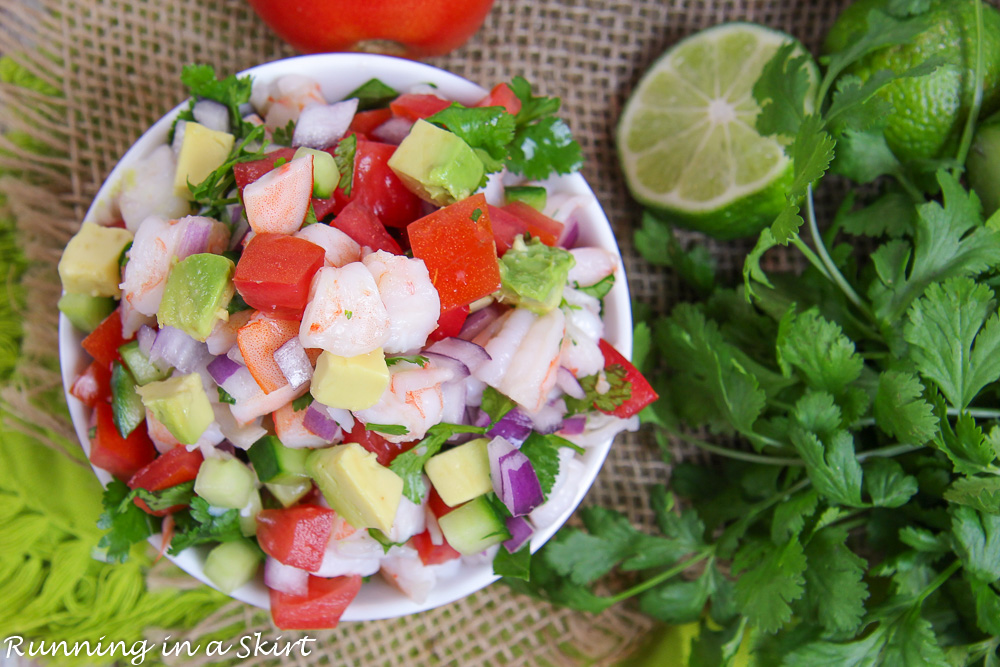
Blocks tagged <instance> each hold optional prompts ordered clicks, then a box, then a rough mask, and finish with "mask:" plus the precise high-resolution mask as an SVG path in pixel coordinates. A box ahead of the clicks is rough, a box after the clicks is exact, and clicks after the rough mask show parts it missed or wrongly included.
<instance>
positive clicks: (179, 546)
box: [170, 496, 243, 555]
mask: <svg viewBox="0 0 1000 667" xmlns="http://www.w3.org/2000/svg"><path fill="white" fill-rule="evenodd" d="M209 510H210V506H209V504H208V503H207V502H206V501H205V499H204V498H199V497H197V496H195V497H194V499H192V501H191V507H190V509H188V510H186V511H184V512H178V513H176V514H175V515H174V520H175V522H176V525H177V528H176V532H175V533H174V537H173V539H172V540H171V541H170V554H172V555H177V554H179V553H180V552H182V551H184V550H185V549H187V548H188V547H192V546H195V545H198V544H205V543H206V542H232V541H234V540H240V539H243V533H242V532H241V531H240V512H239V510H226V511H225V512H223V513H222V514H219V515H215V514H212V513H211V512H210V511H209Z"/></svg>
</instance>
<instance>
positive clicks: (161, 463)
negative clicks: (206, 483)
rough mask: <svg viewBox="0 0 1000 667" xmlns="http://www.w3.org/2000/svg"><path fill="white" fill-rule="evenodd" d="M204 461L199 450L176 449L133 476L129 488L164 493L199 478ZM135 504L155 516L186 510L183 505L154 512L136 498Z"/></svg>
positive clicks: (181, 447) (162, 455)
mask: <svg viewBox="0 0 1000 667" xmlns="http://www.w3.org/2000/svg"><path fill="white" fill-rule="evenodd" d="M204 460H205V457H204V456H202V454H201V451H199V450H197V449H196V450H194V451H193V452H190V451H188V448H187V447H184V446H180V447H174V448H173V449H171V450H170V451H168V452H166V453H165V454H161V455H160V456H158V457H156V458H155V459H154V460H153V461H151V462H150V463H149V464H148V465H146V466H145V467H144V468H142V469H141V470H139V471H138V472H136V473H135V474H134V475H132V477H131V479H129V481H128V486H129V488H130V489H146V490H147V491H162V490H163V489H169V488H170V487H172V486H177V485H178V484H184V483H185V482H191V481H193V480H194V478H195V477H197V476H198V469H199V468H201V463H202V461H204ZM135 504H136V505H138V506H139V507H140V508H142V510H143V511H144V512H147V513H149V514H152V515H153V516H166V515H167V514H169V513H171V512H176V511H178V510H181V509H183V508H184V506H183V505H174V506H173V507H169V508H167V509H165V510H158V511H156V512H154V511H152V510H151V509H149V506H148V505H147V504H146V503H145V501H143V500H142V499H141V498H136V499H135Z"/></svg>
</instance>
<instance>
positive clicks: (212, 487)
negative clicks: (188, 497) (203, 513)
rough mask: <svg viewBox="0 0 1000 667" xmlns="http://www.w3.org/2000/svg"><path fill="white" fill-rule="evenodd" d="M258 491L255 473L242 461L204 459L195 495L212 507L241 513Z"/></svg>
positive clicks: (195, 481)
mask: <svg viewBox="0 0 1000 667" xmlns="http://www.w3.org/2000/svg"><path fill="white" fill-rule="evenodd" d="M256 490H257V480H256V479H255V478H254V475H253V471H252V470H250V468H248V467H247V466H246V465H245V464H244V463H243V462H242V461H240V460H239V459H205V461H204V463H202V464H201V467H200V468H198V476H197V477H195V480H194V492H195V493H197V494H198V495H199V496H201V497H202V498H204V499H205V502H207V503H208V504H209V505H212V506H213V507H223V508H225V509H233V510H241V509H243V508H244V507H246V506H247V503H249V502H250V494H251V493H252V492H253V491H256Z"/></svg>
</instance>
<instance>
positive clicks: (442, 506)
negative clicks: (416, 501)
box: [427, 486, 461, 519]
mask: <svg viewBox="0 0 1000 667" xmlns="http://www.w3.org/2000/svg"><path fill="white" fill-rule="evenodd" d="M427 506H428V507H430V508H431V511H432V512H434V516H436V517H437V518H439V519H440V518H441V517H443V516H444V515H445V514H447V513H448V512H452V511H454V510H457V509H458V508H459V507H461V505H455V506H454V507H451V506H450V505H449V504H448V503H446V502H445V501H443V500H442V499H441V495H440V494H439V493H438V492H437V489H435V488H434V487H433V486H432V487H431V490H430V491H429V492H428V494H427Z"/></svg>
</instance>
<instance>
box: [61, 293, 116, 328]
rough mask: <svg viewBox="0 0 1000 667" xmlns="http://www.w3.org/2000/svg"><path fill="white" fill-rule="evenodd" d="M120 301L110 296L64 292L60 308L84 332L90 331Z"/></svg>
mask: <svg viewBox="0 0 1000 667" xmlns="http://www.w3.org/2000/svg"><path fill="white" fill-rule="evenodd" d="M117 305H118V302H117V301H115V300H114V299H113V298H111V297H110V296H90V295H89V294H69V293H66V294H63V295H62V297H61V298H60V299H59V304H58V308H59V310H60V311H61V312H62V314H63V315H65V316H66V317H68V318H69V321H70V322H72V323H73V326H74V327H76V328H77V329H79V330H80V331H82V332H83V333H90V332H91V331H93V330H94V329H96V328H97V325H98V324H100V323H101V322H103V321H104V319H105V318H106V317H107V316H108V315H110V314H111V311H113V310H114V309H115V307H116V306H117Z"/></svg>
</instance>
